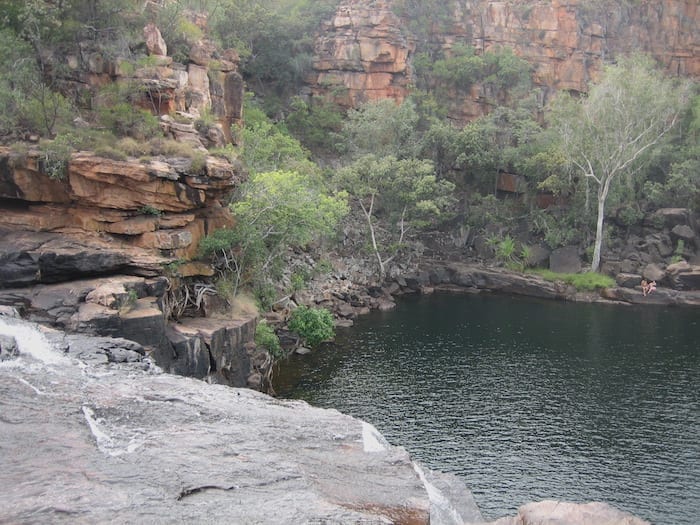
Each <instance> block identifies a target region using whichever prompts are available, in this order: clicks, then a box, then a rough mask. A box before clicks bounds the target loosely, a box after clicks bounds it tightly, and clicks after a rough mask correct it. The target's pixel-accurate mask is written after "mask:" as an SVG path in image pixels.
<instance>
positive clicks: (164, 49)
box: [143, 24, 168, 57]
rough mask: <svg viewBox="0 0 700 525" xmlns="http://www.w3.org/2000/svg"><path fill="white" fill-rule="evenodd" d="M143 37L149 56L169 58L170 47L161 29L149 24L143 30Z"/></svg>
mask: <svg viewBox="0 0 700 525" xmlns="http://www.w3.org/2000/svg"><path fill="white" fill-rule="evenodd" d="M143 36H144V38H145V39H146V48H147V49H148V54H149V55H156V56H163V57H164V56H167V54H168V46H167V45H166V44H165V40H163V36H162V35H161V34H160V29H158V27H156V25H155V24H147V25H146V27H144V28H143Z"/></svg>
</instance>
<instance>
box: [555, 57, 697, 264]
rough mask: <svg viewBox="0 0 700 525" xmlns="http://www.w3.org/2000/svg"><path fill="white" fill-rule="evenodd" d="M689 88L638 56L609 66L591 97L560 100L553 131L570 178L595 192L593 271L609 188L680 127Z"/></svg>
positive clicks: (631, 173)
mask: <svg viewBox="0 0 700 525" xmlns="http://www.w3.org/2000/svg"><path fill="white" fill-rule="evenodd" d="M688 87H689V86H688V84H687V83H682V82H679V81H677V80H676V79H671V78H666V77H664V76H663V75H662V73H661V72H659V71H658V70H656V69H655V68H654V67H653V64H652V63H651V61H650V60H649V59H647V58H645V57H641V56H635V57H631V58H627V59H624V60H620V61H619V63H618V64H617V65H614V66H610V67H608V68H607V69H606V71H605V75H604V77H603V80H602V81H601V82H600V83H598V84H596V85H594V86H593V87H592V88H591V90H590V92H589V93H588V95H587V96H582V97H581V98H580V99H578V100H577V99H574V98H573V97H571V96H566V95H562V96H560V97H559V98H558V100H557V101H556V103H555V106H554V108H553V112H552V114H551V126H552V128H553V129H554V130H555V131H556V132H557V134H558V137H559V141H560V147H561V151H562V152H563V153H564V155H565V157H566V159H567V161H568V164H569V165H570V167H571V171H572V175H573V176H574V177H577V176H578V177H581V178H582V180H583V181H584V182H585V184H586V188H588V184H592V185H593V187H594V188H595V189H596V190H597V199H596V202H597V220H596V234H595V244H594V251H593V260H592V263H591V270H592V271H598V268H599V266H600V259H601V248H602V244H603V234H604V229H603V226H604V223H605V207H606V202H607V200H608V196H609V195H610V192H611V189H612V188H613V187H614V186H615V185H616V184H617V182H618V180H620V179H622V178H625V177H634V176H635V175H637V174H638V173H641V171H640V167H641V166H642V164H643V161H644V160H645V157H646V156H647V155H648V154H649V153H650V152H651V151H652V149H653V148H654V147H655V146H657V145H659V144H660V143H661V142H662V141H663V140H664V139H665V138H666V137H667V136H668V134H669V132H670V131H671V130H672V129H673V128H674V126H675V125H676V124H677V122H678V120H679V116H680V114H681V113H682V111H683V109H684V107H685V104H686V101H687V94H688V91H689V89H688ZM587 200H588V199H587Z"/></svg>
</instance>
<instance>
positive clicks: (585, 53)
mask: <svg viewBox="0 0 700 525" xmlns="http://www.w3.org/2000/svg"><path fill="white" fill-rule="evenodd" d="M394 4H395V2H393V1H392V0H386V1H374V0H373V1H370V0H349V1H345V2H343V3H342V4H341V5H340V6H339V7H338V10H337V12H336V15H335V17H334V18H333V19H332V20H331V21H329V22H328V23H327V24H325V25H324V26H323V27H322V29H321V31H320V33H319V35H318V38H317V43H316V58H315V61H314V74H313V75H311V77H310V78H309V85H310V88H311V92H312V93H313V94H314V95H316V96H321V95H323V96H331V97H333V98H335V100H336V101H338V102H339V103H341V104H343V105H345V106H355V105H357V104H359V103H361V102H363V101H365V100H376V99H381V98H393V99H396V100H402V99H403V98H405V97H406V96H407V94H408V87H409V86H410V85H411V83H412V81H413V74H412V68H411V66H412V60H413V57H414V54H415V52H420V51H422V50H425V48H427V47H428V46H432V47H438V48H441V49H442V50H443V51H444V52H445V53H447V54H449V52H450V49H451V48H452V46H454V45H455V44H456V43H461V44H466V45H471V46H473V47H474V48H475V49H477V50H478V51H481V52H483V51H488V50H491V49H496V48H498V47H501V48H503V47H508V48H511V49H513V51H514V52H515V54H516V55H518V56H520V57H522V58H524V59H525V60H527V61H528V62H529V63H530V64H531V66H532V79H533V82H534V84H535V85H536V86H537V87H538V88H539V89H540V91H541V97H542V101H543V102H544V101H545V100H546V99H547V97H549V96H550V95H551V93H552V91H554V90H559V89H565V90H572V91H579V92H585V91H587V86H588V82H589V81H590V80H595V79H596V78H598V77H599V75H600V73H601V69H602V67H603V65H604V64H605V63H606V62H607V61H610V60H614V59H615V57H616V56H620V55H622V54H626V53H630V52H634V51H641V52H644V53H649V54H651V55H652V56H654V57H655V58H656V59H657V60H658V61H659V62H660V63H661V64H663V65H664V67H665V68H666V69H667V70H668V71H669V72H670V73H672V74H674V75H683V76H690V77H694V78H698V77H700V42H699V41H698V34H700V8H699V7H698V3H697V2H696V1H695V0H668V1H664V2H655V1H651V0H641V1H639V2H626V1H622V2H610V1H604V0H601V1H599V2H588V1H582V0H528V1H523V2H513V1H503V0H502V1H494V0H473V1H472V0H469V1H467V0H459V1H456V2H452V3H450V4H449V11H450V12H451V14H450V16H449V17H448V20H442V21H441V22H440V23H435V24H434V25H433V26H432V27H430V28H426V31H425V32H426V34H427V38H428V41H417V40H416V35H413V34H411V32H410V30H409V29H408V27H409V21H408V20H402V19H400V18H399V17H398V16H397V15H396V14H395V13H394V8H395V5H394ZM454 96H455V98H456V100H452V101H450V102H451V112H452V115H451V116H452V117H453V118H454V119H456V120H459V121H466V120H469V119H472V118H474V117H476V116H479V115H481V114H483V113H484V112H485V111H487V110H488V106H487V105H485V103H484V102H485V101H484V100H483V97H482V93H481V92H480V90H479V87H478V86H476V87H475V88H474V89H472V90H471V92H470V93H468V94H464V93H455V95H454Z"/></svg>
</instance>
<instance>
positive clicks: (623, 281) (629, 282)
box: [615, 273, 642, 288]
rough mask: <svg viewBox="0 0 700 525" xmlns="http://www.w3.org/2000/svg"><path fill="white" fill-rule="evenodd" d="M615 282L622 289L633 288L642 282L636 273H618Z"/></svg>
mask: <svg viewBox="0 0 700 525" xmlns="http://www.w3.org/2000/svg"><path fill="white" fill-rule="evenodd" d="M615 282H616V283H617V285H618V286H622V287H623V288H635V287H637V286H639V283H641V282H642V276H641V275H639V274H636V273H618V274H617V275H616V276H615Z"/></svg>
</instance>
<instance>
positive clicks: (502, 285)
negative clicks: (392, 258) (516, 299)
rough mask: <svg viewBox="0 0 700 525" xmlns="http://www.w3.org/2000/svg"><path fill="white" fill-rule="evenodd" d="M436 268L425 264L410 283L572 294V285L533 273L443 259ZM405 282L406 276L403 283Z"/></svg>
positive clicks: (545, 295)
mask: <svg viewBox="0 0 700 525" xmlns="http://www.w3.org/2000/svg"><path fill="white" fill-rule="evenodd" d="M438 268H439V267H437V266H436V267H433V266H432V265H431V266H428V267H426V268H425V272H423V273H422V277H418V278H417V279H416V281H415V283H414V284H413V286H424V285H427V284H432V285H434V286H435V287H436V288H437V289H448V290H449V289H450V287H451V286H457V287H460V288H464V289H467V290H469V289H471V290H475V291H476V290H486V291H495V292H502V293H509V294H515V295H527V296H530V297H541V298H546V299H573V298H574V296H575V290H574V289H573V287H571V286H569V285H567V284H564V283H560V282H551V281H545V280H544V279H542V278H540V277H537V276H535V275H525V274H519V273H514V272H509V271H506V270H502V269H499V268H485V267H482V266H474V265H468V264H463V263H458V262H453V263H447V264H445V265H444V266H442V267H441V268H440V269H438ZM419 275H421V274H419ZM426 278H427V281H426ZM408 282H409V281H408V280H407V284H408Z"/></svg>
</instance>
